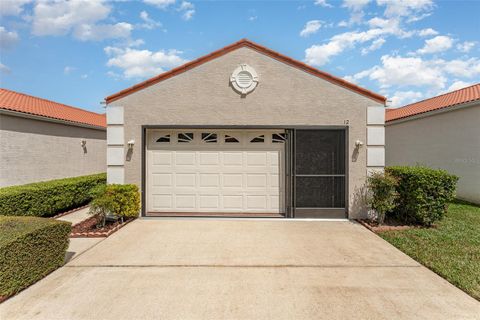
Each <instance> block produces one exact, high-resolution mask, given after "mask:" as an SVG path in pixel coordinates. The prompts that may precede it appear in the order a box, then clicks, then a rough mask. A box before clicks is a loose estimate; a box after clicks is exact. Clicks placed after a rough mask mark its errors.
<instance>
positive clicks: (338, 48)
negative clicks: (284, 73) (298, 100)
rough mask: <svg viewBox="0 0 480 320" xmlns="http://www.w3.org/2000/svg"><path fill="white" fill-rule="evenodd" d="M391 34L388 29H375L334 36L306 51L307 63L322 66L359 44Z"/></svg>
mask: <svg viewBox="0 0 480 320" xmlns="http://www.w3.org/2000/svg"><path fill="white" fill-rule="evenodd" d="M388 33H391V31H390V30H388V29H381V28H375V29H370V30H367V31H362V32H345V33H341V34H337V35H335V36H333V37H332V38H331V39H330V41H329V42H328V43H326V44H322V45H313V46H311V47H310V48H307V49H306V50H305V61H306V63H308V64H311V65H314V66H321V65H324V64H326V63H328V62H329V61H330V59H331V58H332V57H333V56H336V55H339V54H340V53H342V52H343V51H344V50H346V49H348V48H353V47H354V46H355V45H356V44H358V43H365V42H368V41H372V40H375V39H377V38H379V37H380V36H382V35H384V34H388Z"/></svg>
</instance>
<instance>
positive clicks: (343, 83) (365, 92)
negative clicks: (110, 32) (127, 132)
mask: <svg viewBox="0 0 480 320" xmlns="http://www.w3.org/2000/svg"><path fill="white" fill-rule="evenodd" d="M243 47H247V48H250V49H253V50H255V51H257V52H259V53H262V54H264V55H267V56H269V57H270V58H273V59H275V60H278V61H281V62H283V63H286V64H287V65H289V66H291V67H294V68H297V69H301V70H303V71H305V72H307V73H309V74H312V75H314V76H317V77H319V78H322V79H324V80H327V81H329V82H331V83H333V84H336V85H339V86H341V87H343V88H346V89H348V90H351V91H354V92H356V93H358V94H361V95H363V96H366V97H368V98H370V99H372V100H374V101H376V102H380V103H385V101H386V98H385V97H383V96H381V95H379V94H376V93H374V92H372V91H369V90H367V89H364V88H361V87H359V86H357V85H355V84H352V83H350V82H348V81H345V80H343V79H341V78H338V77H335V76H333V75H331V74H329V73H326V72H324V71H321V70H318V69H316V68H313V67H311V66H309V65H307V64H305V63H303V62H300V61H298V60H295V59H292V58H289V57H287V56H284V55H282V54H280V53H278V52H275V51H273V50H271V49H268V48H266V47H264V46H261V45H259V44H257V43H254V42H252V41H250V40H247V39H242V40H240V41H238V42H235V43H233V44H231V45H228V46H226V47H224V48H222V49H219V50H217V51H214V52H212V53H210V54H207V55H205V56H203V57H200V58H198V59H195V60H192V61H190V62H187V63H186V64H184V65H181V66H179V67H176V68H174V69H172V70H170V71H167V72H164V73H162V74H160V75H158V76H155V77H153V78H150V79H148V80H145V81H143V82H140V83H138V84H136V85H133V86H131V87H129V88H126V89H124V90H122V91H119V92H117V93H115V94H112V95H110V96H108V97H106V98H105V101H106V102H107V103H111V102H113V101H115V100H118V99H120V98H123V97H125V96H127V95H129V94H132V93H134V92H137V91H139V90H142V89H144V88H147V87H149V86H151V85H154V84H156V83H159V82H161V81H163V80H166V79H169V78H171V77H174V76H176V75H178V74H181V73H183V72H186V71H188V70H190V69H192V68H195V67H197V66H199V65H201V64H203V63H206V62H208V61H211V60H213V59H216V58H219V57H221V56H223V55H225V54H227V53H229V52H232V51H234V50H236V49H239V48H243Z"/></svg>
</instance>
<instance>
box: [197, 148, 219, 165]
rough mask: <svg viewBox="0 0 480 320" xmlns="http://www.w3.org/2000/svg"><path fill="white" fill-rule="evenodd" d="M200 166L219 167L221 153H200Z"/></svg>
mask: <svg viewBox="0 0 480 320" xmlns="http://www.w3.org/2000/svg"><path fill="white" fill-rule="evenodd" d="M199 156H200V165H203V166H205V165H206V166H218V165H219V164H220V153H218V151H217V152H199Z"/></svg>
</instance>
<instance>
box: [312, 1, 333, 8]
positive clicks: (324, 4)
mask: <svg viewBox="0 0 480 320" xmlns="http://www.w3.org/2000/svg"><path fill="white" fill-rule="evenodd" d="M314 4H315V5H316V6H321V7H325V8H333V6H332V5H331V4H329V3H327V0H315V2H314Z"/></svg>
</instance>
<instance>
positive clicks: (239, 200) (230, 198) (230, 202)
mask: <svg viewBox="0 0 480 320" xmlns="http://www.w3.org/2000/svg"><path fill="white" fill-rule="evenodd" d="M223 208H225V209H229V210H231V209H235V210H243V208H244V206H243V195H238V194H236V195H224V196H223Z"/></svg>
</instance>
